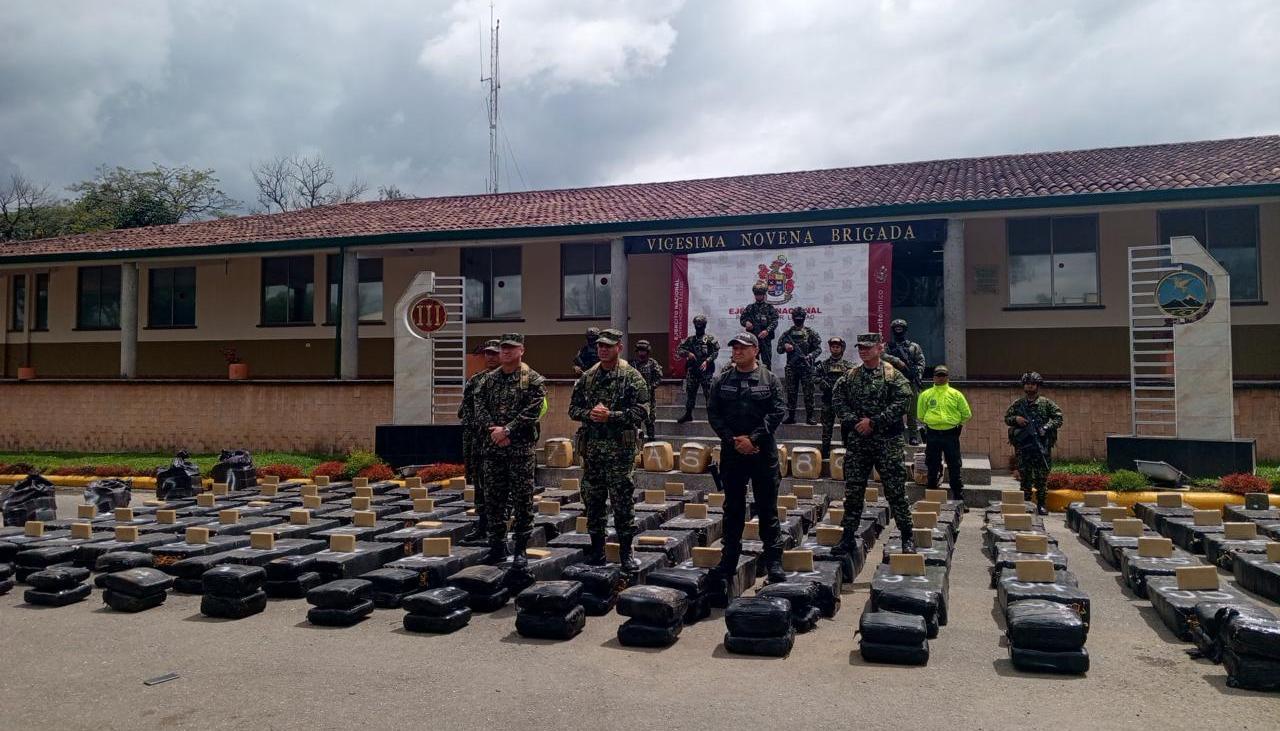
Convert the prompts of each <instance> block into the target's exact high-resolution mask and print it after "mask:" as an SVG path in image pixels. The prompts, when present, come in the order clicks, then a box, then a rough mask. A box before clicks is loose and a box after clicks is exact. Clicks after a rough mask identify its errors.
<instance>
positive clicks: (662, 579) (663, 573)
mask: <svg viewBox="0 0 1280 731" xmlns="http://www.w3.org/2000/svg"><path fill="white" fill-rule="evenodd" d="M645 583H647V584H649V585H650V586H665V587H667V588H670V589H675V590H677V591H682V592H684V594H685V596H687V597H688V598H689V604H688V606H687V607H686V608H685V614H684V623H685V624H694V623H695V622H698V621H700V620H702V619H705V618H706V617H707V616H708V615H710V613H711V603H710V600H711V597H710V595H709V593H708V589H709V587H710V583H709V582H708V580H707V572H706V571H704V570H702V569H686V568H659V569H654V570H653V571H650V572H649V575H648V576H647V577H646V578H645Z"/></svg>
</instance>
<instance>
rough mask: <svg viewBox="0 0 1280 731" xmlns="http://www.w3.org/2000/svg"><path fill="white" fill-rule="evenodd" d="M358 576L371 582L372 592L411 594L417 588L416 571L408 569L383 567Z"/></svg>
mask: <svg viewBox="0 0 1280 731" xmlns="http://www.w3.org/2000/svg"><path fill="white" fill-rule="evenodd" d="M360 578H361V579H364V580H365V581H367V582H369V583H370V584H372V585H373V586H372V587H371V588H372V590H373V591H374V592H378V593H383V594H399V595H404V594H412V593H413V592H415V591H417V590H418V588H419V587H418V574H417V572H415V571H409V570H408V569H389V568H386V567H383V568H380V569H374V570H373V571H370V572H368V573H364V574H360ZM374 603H375V604H376V603H377V602H374Z"/></svg>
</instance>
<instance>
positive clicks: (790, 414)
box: [782, 409, 796, 424]
mask: <svg viewBox="0 0 1280 731" xmlns="http://www.w3.org/2000/svg"><path fill="white" fill-rule="evenodd" d="M782 423H783V424H794V423H796V410H795V409H787V418H785V419H783V420H782Z"/></svg>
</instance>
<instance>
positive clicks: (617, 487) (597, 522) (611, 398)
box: [569, 329, 650, 571]
mask: <svg viewBox="0 0 1280 731" xmlns="http://www.w3.org/2000/svg"><path fill="white" fill-rule="evenodd" d="M621 342H622V333H621V332H618V331H617V330H613V329H609V330H605V331H604V332H602V333H600V339H599V340H597V341H596V350H597V351H598V352H599V355H600V362H599V363H597V364H596V365H593V366H591V367H590V368H588V369H587V372H586V373H583V374H582V377H581V378H579V379H578V382H577V383H575V384H574V385H573V395H572V397H571V398H570V402H569V418H570V419H573V420H574V421H580V422H582V426H581V427H580V428H579V429H578V435H577V443H578V450H577V451H578V452H579V453H580V454H581V455H582V501H583V502H584V503H586V505H587V532H588V533H590V534H591V551H590V553H588V554H587V563H589V564H591V565H592V566H603V565H604V563H605V558H604V542H605V531H606V529H607V527H608V518H607V517H606V514H605V507H606V500H607V501H608V502H609V503H611V504H612V505H613V524H614V527H615V528H616V529H617V531H618V546H619V561H620V562H621V564H622V568H623V570H624V571H636V570H639V568H640V565H639V564H638V563H636V562H635V561H634V560H633V559H632V558H631V539H632V537H633V536H635V532H636V524H635V513H634V508H635V494H634V493H635V485H634V484H633V483H632V482H631V473H632V470H634V469H635V463H636V454H637V453H638V452H639V449H640V446H639V443H638V442H637V440H636V431H637V430H638V429H639V428H640V425H641V424H643V423H644V422H645V419H646V418H647V416H648V412H649V409H648V403H649V400H650V399H649V386H648V384H646V383H645V380H644V376H642V375H640V372H639V371H637V370H636V369H635V368H632V367H631V366H630V365H628V364H627V362H626V361H625V360H621V359H620V358H619V357H618V355H619V352H620V351H621V348H620V347H619V343H621Z"/></svg>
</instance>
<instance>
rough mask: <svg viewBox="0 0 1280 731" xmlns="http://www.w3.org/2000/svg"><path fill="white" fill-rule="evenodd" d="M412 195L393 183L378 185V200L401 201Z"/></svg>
mask: <svg viewBox="0 0 1280 731" xmlns="http://www.w3.org/2000/svg"><path fill="white" fill-rule="evenodd" d="M412 197H413V196H412V195H410V194H409V193H406V192H404V191H403V190H400V188H398V187H396V186H394V185H379V186H378V200H380V201H402V200H405V199H407V198H412Z"/></svg>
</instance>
